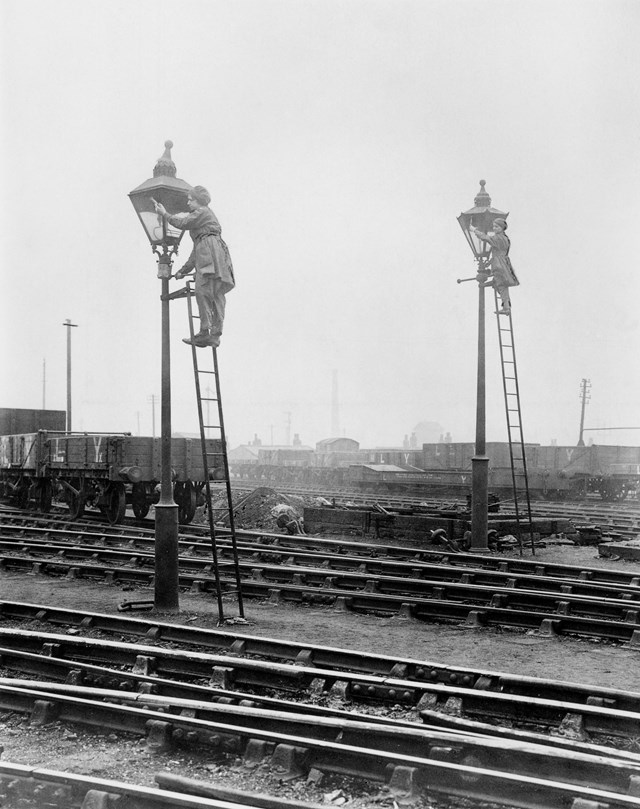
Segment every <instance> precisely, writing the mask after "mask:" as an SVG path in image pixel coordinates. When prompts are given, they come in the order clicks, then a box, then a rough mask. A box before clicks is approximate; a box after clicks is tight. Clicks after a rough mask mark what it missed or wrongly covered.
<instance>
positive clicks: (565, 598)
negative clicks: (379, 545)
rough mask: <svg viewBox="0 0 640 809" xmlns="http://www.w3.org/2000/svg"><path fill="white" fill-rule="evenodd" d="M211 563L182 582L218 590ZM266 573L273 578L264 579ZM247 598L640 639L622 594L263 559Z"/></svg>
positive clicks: (144, 578) (96, 567)
mask: <svg viewBox="0 0 640 809" xmlns="http://www.w3.org/2000/svg"><path fill="white" fill-rule="evenodd" d="M219 567H220V568H221V570H220V577H219V579H220V583H221V585H222V586H223V588H224V592H226V593H229V594H233V593H234V591H235V578H234V577H233V576H231V575H225V570H224V568H223V565H220V566H219ZM210 569H211V566H210V565H209V564H207V563H204V564H203V565H201V566H200V567H199V569H198V572H196V573H191V572H187V571H184V570H181V571H179V584H180V586H181V587H185V588H187V587H190V588H191V590H192V591H193V592H214V591H215V589H216V582H215V581H214V580H213V578H211V577H210V576H209V573H210ZM0 570H8V571H14V572H17V571H19V572H25V571H28V572H30V573H32V574H58V575H60V574H66V575H67V576H68V577H72V578H89V579H101V580H103V581H105V582H107V583H113V582H116V581H117V582H119V583H122V582H126V583H129V584H136V585H138V586H144V585H146V586H150V585H151V584H152V582H153V576H154V573H153V571H151V570H144V569H140V568H137V567H106V566H105V565H104V564H90V563H86V562H70V561H64V560H62V559H61V558H59V557H56V559H55V560H49V559H34V558H33V557H23V556H15V555H7V554H3V555H0ZM265 570H267V572H268V573H269V574H270V578H268V577H267V576H265ZM242 586H243V591H244V594H245V595H246V597H247V598H259V599H262V600H264V599H265V598H269V599H270V600H271V601H272V602H274V603H277V602H279V601H280V600H287V601H293V602H296V603H312V604H319V605H325V606H326V605H333V606H335V607H336V608H338V609H343V610H346V609H348V610H352V611H354V612H366V613H377V614H383V615H394V614H400V615H401V616H404V617H413V618H416V619H419V620H423V621H442V620H448V621H450V620H454V621H458V622H465V623H466V625H467V626H469V627H476V628H480V627H482V626H489V625H493V626H497V625H499V626H505V625H506V626H516V627H521V628H527V629H540V630H541V631H543V632H544V633H547V634H554V633H555V634H577V635H585V636H588V637H599V638H608V639H611V640H617V641H622V642H629V643H631V644H632V645H636V644H638V643H640V612H639V610H638V609H637V608H636V609H634V607H636V606H637V605H636V603H635V602H632V601H629V600H624V599H598V598H593V597H589V596H575V595H572V594H570V593H569V594H564V593H562V594H558V595H556V594H553V593H545V592H544V591H534V590H518V589H514V588H509V587H485V586H482V585H473V584H460V583H456V582H438V581H429V580H426V579H406V578H402V579H398V578H394V577H390V576H384V577H376V578H371V577H370V576H366V575H357V574H351V573H346V574H345V573H342V574H335V575H327V571H321V570H318V569H313V568H310V569H305V568H297V569H295V570H291V569H290V570H288V571H287V570H286V569H284V568H283V567H281V566H278V565H273V566H270V567H269V568H268V569H267V567H266V566H265V565H264V564H261V565H260V567H255V568H254V569H253V570H252V576H251V578H249V577H245V578H244V579H243V585H242Z"/></svg>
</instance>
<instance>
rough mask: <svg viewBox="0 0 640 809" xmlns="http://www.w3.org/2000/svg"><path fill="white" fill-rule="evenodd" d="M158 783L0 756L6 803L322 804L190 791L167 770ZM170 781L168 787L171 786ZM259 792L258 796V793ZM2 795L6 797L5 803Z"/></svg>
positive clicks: (62, 808) (255, 807)
mask: <svg viewBox="0 0 640 809" xmlns="http://www.w3.org/2000/svg"><path fill="white" fill-rule="evenodd" d="M156 778H157V780H159V781H160V788H155V787H144V786H137V785H136V784H126V783H124V782H122V781H109V780H106V779H103V778H95V777H93V776H91V777H90V778H87V777H85V776H82V775H76V774H75V773H69V772H58V771H56V770H47V769H42V768H40V767H30V766H27V765H24V764H14V763H12V762H6V761H2V762H0V801H2V802H3V803H2V805H3V806H6V807H7V808H8V807H10V806H25V807H26V806H34V807H45V806H46V807H52V809H83V807H85V809H86V807H88V806H94V807H97V806H105V807H106V806H115V805H123V803H124V804H126V805H127V806H135V809H238V806H239V805H241V806H243V807H245V809H324V808H323V807H322V806H321V804H317V803H308V802H306V801H297V800H291V799H281V798H275V797H264V796H257V795H253V794H251V793H247V792H241V791H239V790H233V791H231V790H224V789H222V788H217V793H218V797H207V796H206V795H194V794H189V792H187V791H186V790H184V791H183V790H180V789H179V786H180V784H179V783H178V782H174V783H173V784H172V785H171V786H170V785H169V782H168V776H167V775H165V774H163V775H162V778H161V777H160V774H159V775H158V776H157V777H156ZM172 787H173V788H172ZM222 796H224V797H222ZM261 797H262V800H260V798H261ZM5 801H6V803H5Z"/></svg>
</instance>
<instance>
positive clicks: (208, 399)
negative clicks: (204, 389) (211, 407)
mask: <svg viewBox="0 0 640 809" xmlns="http://www.w3.org/2000/svg"><path fill="white" fill-rule="evenodd" d="M200 401H201V402H217V401H218V400H217V399H214V398H212V397H211V396H201V397H200Z"/></svg>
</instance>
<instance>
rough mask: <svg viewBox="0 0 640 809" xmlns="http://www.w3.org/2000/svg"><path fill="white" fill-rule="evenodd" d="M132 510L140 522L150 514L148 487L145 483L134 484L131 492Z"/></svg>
mask: <svg viewBox="0 0 640 809" xmlns="http://www.w3.org/2000/svg"><path fill="white" fill-rule="evenodd" d="M131 508H132V509H133V513H134V514H135V515H136V517H137V518H138V519H139V520H143V519H144V518H145V517H146V516H147V514H148V513H149V503H148V501H147V487H146V486H145V485H144V483H134V484H133V489H132V490H131Z"/></svg>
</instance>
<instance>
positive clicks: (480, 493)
mask: <svg viewBox="0 0 640 809" xmlns="http://www.w3.org/2000/svg"><path fill="white" fill-rule="evenodd" d="M473 202H474V206H473V208H470V209H469V210H468V211H465V212H464V213H461V214H460V216H459V217H458V222H459V224H460V227H461V228H462V232H463V233H464V236H465V239H466V240H467V243H468V244H469V247H470V248H471V251H472V253H473V255H474V257H475V260H476V262H477V264H478V274H477V275H476V276H475V278H464V279H461V278H459V279H458V283H459V284H460V283H462V282H463V281H474V280H475V281H477V282H478V373H477V393H476V451H475V455H474V456H473V458H472V459H471V550H479V551H483V550H487V547H488V545H487V534H488V530H489V507H488V498H489V458H488V457H487V455H486V452H487V447H486V425H487V417H486V387H485V323H484V320H485V318H484V309H485V306H484V284H485V282H486V280H487V279H488V277H489V261H490V258H491V245H490V244H488V242H485V241H482V240H481V239H479V238H478V237H477V236H476V234H475V233H474V232H473V231H472V230H471V228H472V227H474V228H478V230H480V231H481V232H483V233H487V232H488V231H490V230H491V228H492V226H493V220H494V219H498V218H502V219H506V218H507V216H509V214H508V213H505V212H504V211H499V210H498V209H497V208H492V207H491V197H490V196H489V194H488V193H487V192H486V191H485V181H484V180H480V191H479V192H478V194H477V195H476V197H475V199H474V201H473Z"/></svg>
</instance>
